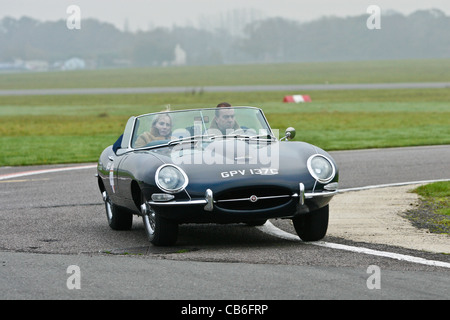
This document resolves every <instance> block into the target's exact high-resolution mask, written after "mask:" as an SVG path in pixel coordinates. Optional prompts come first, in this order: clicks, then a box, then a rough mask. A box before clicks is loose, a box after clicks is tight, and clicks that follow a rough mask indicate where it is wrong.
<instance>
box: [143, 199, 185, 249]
mask: <svg viewBox="0 0 450 320" xmlns="http://www.w3.org/2000/svg"><path fill="white" fill-rule="evenodd" d="M141 213H142V221H143V222H144V227H145V232H146V234H147V237H148V240H149V241H150V242H151V243H152V244H154V245H155V246H171V245H173V244H175V242H177V238H178V224H177V223H175V222H172V221H170V220H167V219H165V218H163V217H161V215H160V214H159V213H158V212H157V211H155V210H154V209H153V208H152V207H151V206H149V205H148V204H147V203H145V201H143V202H142V204H141Z"/></svg>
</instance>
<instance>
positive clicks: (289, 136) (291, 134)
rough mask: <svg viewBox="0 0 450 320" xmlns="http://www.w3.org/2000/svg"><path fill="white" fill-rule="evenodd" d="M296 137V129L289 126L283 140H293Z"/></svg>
mask: <svg viewBox="0 0 450 320" xmlns="http://www.w3.org/2000/svg"><path fill="white" fill-rule="evenodd" d="M294 137H295V129H294V128H292V127H289V128H287V129H286V131H285V133H284V137H283V138H281V140H286V139H287V140H291V139H294Z"/></svg>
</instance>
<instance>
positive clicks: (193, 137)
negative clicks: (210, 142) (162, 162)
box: [167, 134, 214, 146]
mask: <svg viewBox="0 0 450 320" xmlns="http://www.w3.org/2000/svg"><path fill="white" fill-rule="evenodd" d="M213 137H214V136H213V135H211V134H210V135H202V134H198V135H195V136H189V137H184V138H179V139H174V140H170V141H169V142H168V143H167V145H169V146H170V145H173V144H177V143H185V142H194V141H197V140H198V139H211V138H213Z"/></svg>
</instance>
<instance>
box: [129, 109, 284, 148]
mask: <svg viewBox="0 0 450 320" xmlns="http://www.w3.org/2000/svg"><path fill="white" fill-rule="evenodd" d="M221 109H225V108H221ZM226 109H228V110H230V109H232V110H234V111H235V113H236V118H237V120H236V121H235V123H238V125H239V128H238V129H229V130H228V129H227V131H226V133H225V134H224V133H222V132H221V131H219V130H218V129H217V130H213V129H214V128H212V127H211V124H212V122H213V121H215V120H214V116H215V114H216V111H217V110H218V109H217V108H197V109H186V110H173V111H172V110H171V111H161V112H154V113H147V114H142V115H140V116H136V117H131V118H130V119H129V120H128V123H127V125H126V127H125V131H124V138H125V137H126V140H125V139H124V140H125V141H123V144H124V145H126V149H128V150H130V149H131V150H147V149H154V148H160V147H165V146H171V145H175V144H179V143H190V142H193V141H198V140H203V141H214V140H217V139H229V138H234V139H249V140H253V139H255V140H257V139H265V140H277V138H276V137H275V135H274V134H273V131H272V129H271V127H270V125H269V123H268V121H267V119H266V117H265V115H264V113H263V111H262V110H261V109H260V108H256V107H250V106H237V107H226ZM189 113H191V114H189ZM252 114H253V115H254V119H251V116H252ZM164 115H169V116H170V117H171V119H174V121H173V122H174V123H176V122H177V120H178V121H179V120H180V118H181V119H182V120H183V118H186V119H184V121H185V122H184V123H181V124H178V125H174V126H173V127H176V128H175V130H173V131H171V136H170V138H167V139H160V140H159V139H156V140H153V141H151V142H150V143H147V144H145V145H139V144H138V143H137V142H136V141H137V139H138V138H139V137H140V136H141V135H143V133H147V135H148V133H150V130H152V126H153V125H155V123H154V122H153V121H156V120H155V119H158V117H160V118H162V117H163V116H164ZM242 116H246V117H248V119H247V120H244V121H243V122H242V123H239V121H242V118H245V117H242ZM190 119H192V121H191V122H189V121H190ZM150 123H152V125H150ZM249 123H252V124H253V125H254V127H251V128H250V127H247V126H243V125H242V124H249ZM172 134H174V135H172ZM151 137H152V138H155V137H154V135H153V136H151ZM158 138H163V137H162V136H161V137H158ZM141 140H142V139H141ZM141 143H142V141H141ZM124 145H123V146H122V147H125V146H124Z"/></svg>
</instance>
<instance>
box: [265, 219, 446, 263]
mask: <svg viewBox="0 0 450 320" xmlns="http://www.w3.org/2000/svg"><path fill="white" fill-rule="evenodd" d="M257 228H258V229H259V230H261V231H262V232H265V233H267V234H270V235H273V236H276V237H279V238H282V239H286V240H291V241H302V240H301V239H300V238H299V237H298V236H296V235H293V234H291V233H289V232H286V231H284V230H281V229H279V228H277V227H275V226H274V225H273V224H272V223H271V222H270V221H267V222H266V223H265V224H264V225H262V226H260V227H257ZM304 243H305V244H309V245H315V246H319V247H325V248H331V249H338V250H346V251H351V252H356V253H364V254H369V255H373V256H380V257H386V258H391V259H397V260H401V261H407V262H413V263H419V264H424V265H427V266H435V267H444V268H450V263H447V262H442V261H435V260H426V259H423V258H418V257H413V256H408V255H404V254H398V253H393V252H387V251H378V250H372V249H367V248H362V247H354V246H348V245H343V244H338V243H331V242H325V241H317V242H304Z"/></svg>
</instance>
